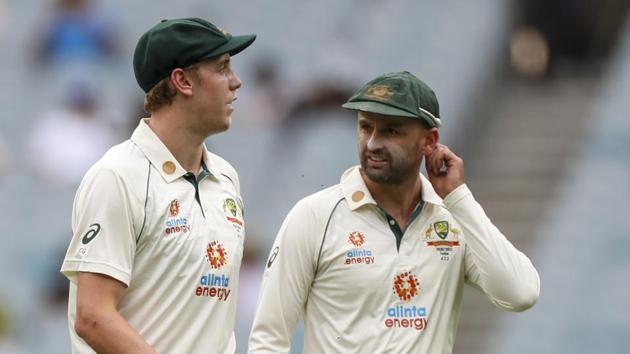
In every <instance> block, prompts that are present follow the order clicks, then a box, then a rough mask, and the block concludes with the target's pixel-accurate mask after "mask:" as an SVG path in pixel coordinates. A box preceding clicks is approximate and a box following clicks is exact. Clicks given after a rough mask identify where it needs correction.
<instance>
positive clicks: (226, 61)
mask: <svg viewBox="0 0 630 354" xmlns="http://www.w3.org/2000/svg"><path fill="white" fill-rule="evenodd" d="M195 66H196V69H195V68H193V69H189V70H196V73H192V80H193V82H194V84H195V89H194V90H195V94H194V96H195V97H194V102H195V107H196V110H197V111H198V112H197V113H198V116H200V117H203V119H202V120H201V121H200V122H199V123H200V127H199V128H200V129H202V130H203V131H207V132H208V135H209V134H213V133H218V132H222V131H225V130H227V129H228V128H229V127H230V120H231V115H232V112H233V111H234V108H233V107H232V102H233V101H234V100H236V90H238V89H239V88H240V87H241V84H242V83H241V80H240V79H239V77H238V76H237V75H236V73H235V72H234V71H232V66H231V65H230V55H229V54H223V55H222V56H220V57H218V58H216V59H213V60H207V61H204V62H201V63H199V64H197V65H195Z"/></svg>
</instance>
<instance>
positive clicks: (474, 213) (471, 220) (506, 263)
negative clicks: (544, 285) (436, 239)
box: [444, 184, 540, 311]
mask: <svg viewBox="0 0 630 354" xmlns="http://www.w3.org/2000/svg"><path fill="white" fill-rule="evenodd" d="M444 204H445V205H446V207H447V208H448V210H449V211H450V212H451V215H453V218H455V220H457V223H458V224H459V225H460V227H461V228H462V231H463V235H464V238H465V240H466V253H465V267H466V269H465V271H466V280H467V282H468V283H470V284H472V285H474V286H476V287H478V288H479V289H481V290H482V291H483V292H484V293H485V294H486V295H487V296H488V298H490V300H491V301H492V302H493V303H494V304H495V305H496V306H498V307H500V308H502V309H505V310H509V311H525V310H527V309H528V308H530V307H532V306H534V304H535V303H536V301H537V300H538V295H539V293H540V279H539V278H538V273H537V272H536V269H535V268H534V266H533V265H532V263H531V261H530V260H529V258H527V256H525V255H524V254H523V253H522V252H520V251H519V250H517V249H516V248H515V247H514V246H513V245H512V244H511V243H510V241H508V240H507V239H506V238H505V236H503V234H502V233H501V231H499V229H498V228H497V227H496V226H494V225H493V224H492V222H491V221H490V219H489V218H488V217H487V216H486V214H485V213H484V211H483V209H482V208H481V205H479V203H477V201H475V199H474V198H473V196H472V193H471V192H470V190H468V187H466V185H465V184H464V185H462V186H460V187H459V188H457V189H456V190H455V191H453V192H451V193H450V194H449V195H448V196H447V197H446V198H445V199H444Z"/></svg>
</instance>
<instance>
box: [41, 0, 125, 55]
mask: <svg viewBox="0 0 630 354" xmlns="http://www.w3.org/2000/svg"><path fill="white" fill-rule="evenodd" d="M115 28H116V23H115V21H114V17H113V16H111V15H110V14H109V12H108V11H106V9H105V8H103V7H102V6H98V4H97V2H96V0H56V2H55V5H54V8H53V11H52V16H51V18H50V20H49V22H48V23H47V25H45V27H44V31H43V32H42V33H41V34H40V38H39V39H37V40H36V43H37V44H36V45H37V48H36V51H35V55H36V57H35V59H36V61H38V62H42V63H66V62H75V61H79V62H94V61H99V60H103V59H112V58H114V57H115V56H116V55H117V54H118V51H119V43H118V38H117V36H116V33H115V32H116V31H115Z"/></svg>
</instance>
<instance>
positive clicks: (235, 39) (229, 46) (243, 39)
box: [204, 34, 256, 59]
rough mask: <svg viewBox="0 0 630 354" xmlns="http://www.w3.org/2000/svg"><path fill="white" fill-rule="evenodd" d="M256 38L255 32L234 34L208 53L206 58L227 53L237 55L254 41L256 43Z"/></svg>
mask: <svg viewBox="0 0 630 354" xmlns="http://www.w3.org/2000/svg"><path fill="white" fill-rule="evenodd" d="M255 40H256V35H255V34H245V35H241V36H232V38H230V40H229V41H227V42H226V43H225V44H223V45H221V46H220V47H218V48H216V49H215V50H213V51H212V53H210V54H208V55H206V56H205V57H204V59H210V58H214V57H217V56H219V55H223V54H225V53H228V54H230V55H236V54H238V53H240V52H242V51H243V50H245V48H247V47H249V46H250V45H251V44H252V43H254V41H255Z"/></svg>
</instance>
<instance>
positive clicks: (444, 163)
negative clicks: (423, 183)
mask: <svg viewBox="0 0 630 354" xmlns="http://www.w3.org/2000/svg"><path fill="white" fill-rule="evenodd" d="M425 162H426V168H427V174H428V177H429V181H430V182H431V184H432V185H433V189H435V192H436V193H437V194H438V195H439V196H440V197H441V198H445V197H446V196H447V195H448V194H449V193H451V192H452V191H453V190H455V188H457V187H459V186H460V185H462V184H464V160H462V159H461V158H460V157H459V156H457V155H455V154H454V153H453V152H452V151H451V150H450V149H449V148H448V146H446V145H443V144H437V147H436V148H435V150H433V152H432V153H430V154H428V155H427V156H426V160H425Z"/></svg>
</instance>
